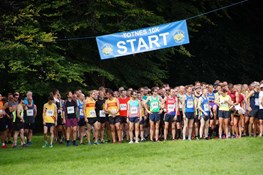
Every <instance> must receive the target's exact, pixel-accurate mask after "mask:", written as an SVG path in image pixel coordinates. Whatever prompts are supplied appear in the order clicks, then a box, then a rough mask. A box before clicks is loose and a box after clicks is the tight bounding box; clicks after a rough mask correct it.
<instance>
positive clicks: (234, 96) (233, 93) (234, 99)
mask: <svg viewBox="0 0 263 175" xmlns="http://www.w3.org/2000/svg"><path fill="white" fill-rule="evenodd" d="M228 95H229V96H230V97H231V100H232V101H233V103H236V91H234V92H229V93H228Z"/></svg>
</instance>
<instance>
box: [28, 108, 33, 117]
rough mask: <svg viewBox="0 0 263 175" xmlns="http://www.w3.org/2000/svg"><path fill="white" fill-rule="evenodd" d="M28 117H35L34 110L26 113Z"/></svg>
mask: <svg viewBox="0 0 263 175" xmlns="http://www.w3.org/2000/svg"><path fill="white" fill-rule="evenodd" d="M26 115H27V116H28V117H32V116H34V110H33V109H28V110H27V111H26Z"/></svg>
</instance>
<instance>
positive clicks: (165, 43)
mask: <svg viewBox="0 0 263 175" xmlns="http://www.w3.org/2000/svg"><path fill="white" fill-rule="evenodd" d="M167 35H169V32H166V33H161V34H160V35H159V36H162V37H163V45H164V46H166V45H167Z"/></svg>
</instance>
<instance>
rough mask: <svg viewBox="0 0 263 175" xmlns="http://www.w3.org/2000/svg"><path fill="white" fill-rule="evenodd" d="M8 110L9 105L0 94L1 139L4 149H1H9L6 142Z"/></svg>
mask: <svg viewBox="0 0 263 175" xmlns="http://www.w3.org/2000/svg"><path fill="white" fill-rule="evenodd" d="M6 108H7V105H6V103H5V98H4V97H3V96H2V94H0V136H1V137H0V138H1V143H2V147H1V148H7V145H6V144H5V141H6V130H7V128H6V119H7V118H6V113H5V109H6Z"/></svg>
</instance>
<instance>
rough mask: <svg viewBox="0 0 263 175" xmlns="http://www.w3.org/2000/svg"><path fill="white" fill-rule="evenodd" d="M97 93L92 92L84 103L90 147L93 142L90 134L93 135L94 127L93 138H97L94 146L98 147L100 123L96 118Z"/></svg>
mask: <svg viewBox="0 0 263 175" xmlns="http://www.w3.org/2000/svg"><path fill="white" fill-rule="evenodd" d="M95 97H96V94H95V91H94V90H93V91H90V92H89V97H87V98H86V100H85V102H84V114H85V120H86V123H87V132H86V134H87V140H88V145H91V140H90V138H91V137H90V134H91V129H92V126H93V127H94V130H93V137H95V140H94V144H95V145H98V144H99V142H98V134H99V129H100V128H99V122H98V119H97V116H96V111H95V103H96V101H95Z"/></svg>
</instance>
